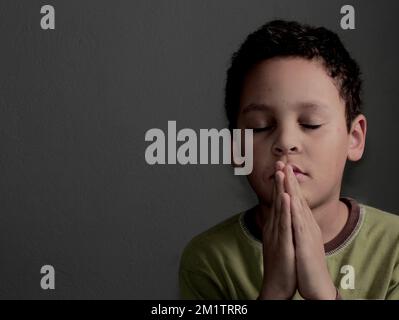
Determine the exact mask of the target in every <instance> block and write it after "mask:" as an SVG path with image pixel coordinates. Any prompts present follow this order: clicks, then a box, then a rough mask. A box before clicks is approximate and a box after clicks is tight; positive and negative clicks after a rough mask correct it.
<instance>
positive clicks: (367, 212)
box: [360, 203, 399, 240]
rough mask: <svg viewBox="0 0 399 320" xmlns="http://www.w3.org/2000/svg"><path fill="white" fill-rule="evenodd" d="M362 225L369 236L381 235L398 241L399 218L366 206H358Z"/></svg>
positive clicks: (390, 213)
mask: <svg viewBox="0 0 399 320" xmlns="http://www.w3.org/2000/svg"><path fill="white" fill-rule="evenodd" d="M360 207H361V209H362V210H363V213H364V224H365V226H364V227H366V229H368V232H369V233H370V235H374V234H381V235H384V236H385V237H392V238H395V239H392V240H399V216H398V215H397V214H394V213H392V212H387V211H385V210H382V209H379V208H376V207H374V206H371V205H368V204H363V203H362V204H360Z"/></svg>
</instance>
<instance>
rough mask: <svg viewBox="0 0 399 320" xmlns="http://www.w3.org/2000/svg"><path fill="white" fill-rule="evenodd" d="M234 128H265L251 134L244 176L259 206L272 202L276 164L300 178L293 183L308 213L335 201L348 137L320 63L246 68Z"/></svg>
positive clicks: (340, 104)
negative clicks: (299, 172)
mask: <svg viewBox="0 0 399 320" xmlns="http://www.w3.org/2000/svg"><path fill="white" fill-rule="evenodd" d="M309 125H310V126H315V125H320V127H319V128H316V129H312V128H311V127H308V126H309ZM269 126H270V127H269ZM237 127H238V128H241V129H245V128H250V129H255V128H265V127H269V129H266V130H260V131H257V130H254V137H253V138H254V139H253V141H254V142H253V143H254V150H253V157H254V158H253V171H252V173H251V174H250V175H249V176H248V179H249V182H250V184H251V186H252V188H253V189H254V191H255V192H256V194H257V195H258V197H259V199H260V200H261V201H262V202H264V203H267V204H270V203H271V201H272V193H273V183H274V173H275V163H276V161H278V160H281V161H283V162H284V163H286V164H287V163H289V164H293V165H295V166H297V167H299V169H301V170H302V171H303V172H304V173H306V175H304V176H301V177H299V176H298V177H297V179H298V181H299V184H300V186H301V188H302V193H303V195H304V197H305V198H306V200H307V201H308V204H309V206H310V208H312V207H315V206H318V205H320V204H322V203H323V202H325V201H327V200H328V199H332V197H334V196H336V195H337V194H338V195H339V192H340V188H341V180H342V175H343V171H344V167H345V162H346V159H347V157H348V150H349V149H350V138H351V135H350V134H348V132H347V128H346V119H345V102H344V101H343V100H342V99H341V97H340V95H339V91H338V89H337V87H336V86H335V84H334V82H333V79H332V78H330V77H329V76H328V74H327V72H326V70H325V68H324V67H323V66H322V64H321V62H319V61H316V60H305V59H302V58H294V57H288V58H285V57H284V58H273V59H270V60H266V61H263V62H261V63H259V64H258V65H256V66H255V67H254V68H252V69H251V70H250V72H249V73H248V74H247V76H246V78H245V82H244V86H243V90H242V94H241V99H240V111H239V115H238V119H237Z"/></svg>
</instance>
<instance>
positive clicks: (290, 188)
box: [284, 165, 337, 299]
mask: <svg viewBox="0 0 399 320" xmlns="http://www.w3.org/2000/svg"><path fill="white" fill-rule="evenodd" d="M284 172H285V175H286V179H285V180H284V183H285V188H286V190H287V192H288V194H289V195H290V200H291V201H290V204H291V217H292V226H293V230H294V231H293V236H294V241H295V257H296V272H297V279H298V291H299V293H300V294H301V296H302V297H303V298H305V299H335V298H336V294H337V291H336V288H335V286H334V283H333V282H332V280H331V276H330V274H329V271H328V268H327V263H326V259H325V252H324V244H323V237H322V233H321V230H320V228H319V225H318V224H317V222H316V220H315V218H314V216H313V213H312V211H311V209H310V208H309V205H308V203H307V201H306V200H305V198H304V197H303V194H302V192H301V188H300V185H299V183H298V181H297V179H296V177H295V174H294V172H293V171H292V167H291V166H289V165H287V166H285V170H284Z"/></svg>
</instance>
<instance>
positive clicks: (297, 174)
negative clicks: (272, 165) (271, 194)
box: [270, 163, 309, 181]
mask: <svg viewBox="0 0 399 320" xmlns="http://www.w3.org/2000/svg"><path fill="white" fill-rule="evenodd" d="M287 164H289V165H290V166H291V167H292V170H293V171H294V174H295V177H297V179H298V181H304V180H305V179H306V178H307V177H308V176H309V175H308V174H307V173H306V172H303V171H302V170H301V169H300V168H299V167H298V166H297V165H295V164H293V163H287ZM287 164H286V165H287ZM270 179H274V173H273V174H272V175H271V176H270Z"/></svg>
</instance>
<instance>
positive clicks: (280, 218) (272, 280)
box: [259, 162, 297, 299]
mask: <svg viewBox="0 0 399 320" xmlns="http://www.w3.org/2000/svg"><path fill="white" fill-rule="evenodd" d="M283 167H284V163H282V162H281V163H277V164H276V173H275V183H274V185H273V202H272V208H271V211H270V213H269V214H265V215H264V216H263V220H264V224H263V226H264V227H263V230H262V237H263V269H264V272H263V286H262V290H261V292H260V295H259V299H290V298H291V297H292V296H293V295H294V294H295V291H296V287H297V283H296V270H295V251H294V243H293V234H292V223H291V211H290V197H289V195H288V194H287V193H286V192H285V191H284V176H285V174H284V172H283V171H281V170H282V169H283Z"/></svg>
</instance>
